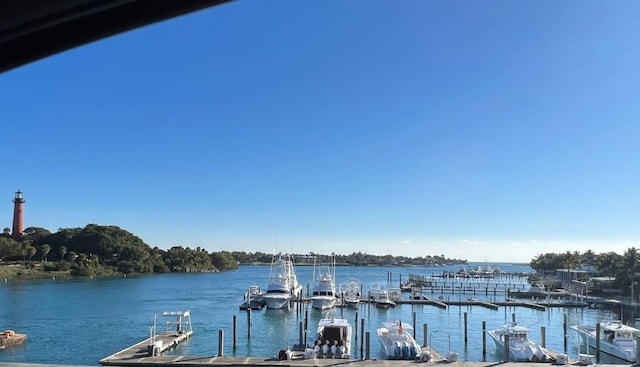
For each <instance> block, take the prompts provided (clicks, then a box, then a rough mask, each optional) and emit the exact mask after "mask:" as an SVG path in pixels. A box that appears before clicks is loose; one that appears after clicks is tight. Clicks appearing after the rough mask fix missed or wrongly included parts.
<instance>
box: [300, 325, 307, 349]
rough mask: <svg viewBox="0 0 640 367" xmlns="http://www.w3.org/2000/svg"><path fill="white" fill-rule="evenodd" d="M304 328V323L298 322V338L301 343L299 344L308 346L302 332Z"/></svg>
mask: <svg viewBox="0 0 640 367" xmlns="http://www.w3.org/2000/svg"><path fill="white" fill-rule="evenodd" d="M302 326H303V322H302V321H300V322H298V336H299V338H298V340H299V341H300V343H299V344H300V345H306V344H305V343H304V336H303V335H302V330H303V328H302Z"/></svg>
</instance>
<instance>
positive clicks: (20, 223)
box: [11, 190, 24, 241]
mask: <svg viewBox="0 0 640 367" xmlns="http://www.w3.org/2000/svg"><path fill="white" fill-rule="evenodd" d="M23 213H24V198H23V197H22V192H21V191H20V190H18V192H16V197H15V198H14V199H13V231H12V232H11V236H12V237H13V239H14V240H16V241H19V240H20V238H21V237H22V231H24V214H23Z"/></svg>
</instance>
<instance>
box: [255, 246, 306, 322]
mask: <svg viewBox="0 0 640 367" xmlns="http://www.w3.org/2000/svg"><path fill="white" fill-rule="evenodd" d="M301 291H302V285H300V284H299V283H298V278H297V276H296V273H295V270H294V265H293V260H292V259H291V257H290V256H289V255H282V254H278V255H277V256H274V259H273V261H272V262H271V272H270V274H269V285H268V286H267V290H266V292H265V293H264V294H263V295H262V299H263V300H264V303H265V304H266V306H267V308H270V309H275V310H278V309H283V308H285V309H288V308H289V304H290V302H291V300H293V299H297V298H298V297H299V296H300V292H301Z"/></svg>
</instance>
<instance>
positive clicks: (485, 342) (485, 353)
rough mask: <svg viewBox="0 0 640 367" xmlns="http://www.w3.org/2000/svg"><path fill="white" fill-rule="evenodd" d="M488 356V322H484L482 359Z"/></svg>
mask: <svg viewBox="0 0 640 367" xmlns="http://www.w3.org/2000/svg"><path fill="white" fill-rule="evenodd" d="M486 357H487V322H486V321H483V322H482V359H483V360H484V359H486Z"/></svg>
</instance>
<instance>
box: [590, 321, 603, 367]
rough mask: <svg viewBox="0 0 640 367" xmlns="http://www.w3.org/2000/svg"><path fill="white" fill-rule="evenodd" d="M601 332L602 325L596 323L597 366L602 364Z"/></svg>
mask: <svg viewBox="0 0 640 367" xmlns="http://www.w3.org/2000/svg"><path fill="white" fill-rule="evenodd" d="M600 332H601V330H600V323H599V322H596V364H600ZM587 353H588V352H587Z"/></svg>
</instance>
